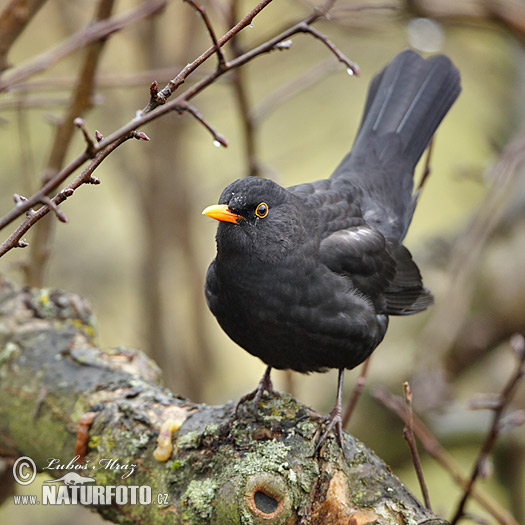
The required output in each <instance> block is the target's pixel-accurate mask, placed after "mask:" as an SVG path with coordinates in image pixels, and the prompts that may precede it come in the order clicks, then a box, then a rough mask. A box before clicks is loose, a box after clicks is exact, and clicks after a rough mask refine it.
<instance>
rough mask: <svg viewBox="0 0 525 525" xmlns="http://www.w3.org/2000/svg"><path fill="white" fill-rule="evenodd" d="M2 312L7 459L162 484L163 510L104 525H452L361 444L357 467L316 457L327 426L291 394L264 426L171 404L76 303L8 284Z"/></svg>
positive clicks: (267, 401) (264, 408)
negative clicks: (102, 342) (103, 342)
mask: <svg viewBox="0 0 525 525" xmlns="http://www.w3.org/2000/svg"><path fill="white" fill-rule="evenodd" d="M0 312H1V315H0V348H2V351H1V352H0V378H1V382H0V395H1V399H2V402H1V404H0V449H1V450H2V451H3V453H4V454H5V455H7V456H8V457H12V458H13V459H14V458H15V457H17V456H19V455H23V456H28V457H30V458H31V459H32V460H33V461H34V462H35V464H36V467H37V468H38V470H39V471H43V472H46V473H48V474H50V475H51V476H52V477H53V478H62V477H63V476H64V475H66V473H68V472H69V471H71V470H72V471H73V472H76V473H77V474H80V475H85V474H87V473H89V476H90V477H91V478H93V479H94V480H95V484H96V485H98V486H99V487H100V486H103V487H111V486H113V487H115V486H124V489H125V488H126V487H127V486H129V485H133V486H139V487H151V494H152V499H153V503H152V504H145V505H123V504H120V505H119V504H117V503H116V502H115V501H113V502H112V504H110V505H107V504H106V505H101V506H99V507H98V508H97V509H96V510H97V512H99V513H100V514H101V515H103V516H104V517H106V518H107V519H110V520H113V521H118V522H123V521H126V523H152V524H153V523H180V524H182V523H188V522H190V523H193V524H203V525H204V524H208V525H209V524H224V523H228V524H229V525H235V524H240V523H246V522H247V520H249V521H250V522H251V521H253V522H254V523H255V522H257V523H258V522H262V521H263V520H265V521H266V520H268V519H269V518H272V523H284V522H286V523H292V522H293V523H297V524H300V523H302V524H306V523H310V524H313V523H355V524H364V523H369V522H374V521H377V522H378V523H379V522H381V523H409V522H411V523H423V522H424V523H426V524H433V525H446V521H444V520H442V519H440V518H438V517H436V516H435V515H433V514H432V513H430V512H429V511H428V510H427V509H425V508H424V507H422V506H421V505H420V504H419V503H418V502H417V501H416V500H415V498H414V497H413V496H411V495H410V494H409V493H408V492H407V491H406V489H405V488H404V487H403V485H402V484H401V483H400V482H399V481H398V480H397V478H396V477H395V476H393V475H392V473H391V472H390V470H389V469H388V467H387V466H386V465H385V464H384V463H383V462H382V461H381V460H380V459H378V458H377V457H376V456H375V455H374V454H373V452H371V451H370V450H368V449H367V448H366V447H365V446H364V445H363V444H362V443H360V442H358V441H357V440H356V439H355V438H353V437H352V436H350V435H345V447H346V456H347V458H348V463H346V462H345V461H344V457H343V454H342V453H341V450H340V449H339V445H338V444H337V442H336V440H335V439H329V440H328V442H327V444H326V446H325V447H324V448H323V452H322V456H321V457H312V454H313V451H314V448H315V443H316V437H317V436H318V430H319V427H318V423H317V422H316V421H315V420H313V419H310V418H309V417H308V416H307V414H308V413H309V409H307V408H306V407H304V406H302V405H300V404H298V403H297V402H296V401H294V400H293V399H291V398H290V397H289V396H287V395H283V396H282V398H279V399H275V398H267V397H264V398H263V400H262V405H261V407H260V408H259V414H260V419H257V420H256V419H254V417H253V416H246V418H235V417H234V404H233V403H232V402H229V403H227V404H226V405H223V406H215V407H213V406H206V405H195V404H193V403H191V402H190V401H188V400H186V399H184V398H181V397H180V396H176V395H173V394H172V393H171V392H169V391H168V390H166V389H164V388H162V387H161V386H159V380H160V371H159V369H158V368H157V367H156V365H155V364H154V363H153V362H152V361H150V360H149V359H148V358H146V357H145V356H144V355H143V354H142V353H141V352H139V351H137V350H129V349H125V348H119V349H118V350H112V351H108V350H102V349H100V348H97V347H96V346H95V344H94V336H95V334H94V328H93V324H92V322H93V318H92V314H91V312H90V310H89V308H88V307H87V306H86V304H85V302H84V301H83V300H82V299H80V298H79V297H77V296H75V295H73V294H70V293H66V292H58V291H47V290H39V289H31V288H16V287H15V286H14V285H13V284H11V283H10V282H8V281H7V280H5V279H3V278H2V277H0ZM54 460H56V462H57V463H59V464H61V465H67V464H68V463H69V464H70V467H69V468H63V469H60V470H55V469H52V468H50V466H51V465H52V463H53V461H54ZM108 461H113V462H114V463H113V464H116V463H118V464H119V465H121V466H126V467H127V468H126V469H116V468H108V467H107V466H106V467H105V468H104V465H107V464H108ZM74 467H76V470H75V468H74ZM80 467H85V468H86V469H87V470H78V469H79V468H80ZM56 487H57V489H58V487H60V485H56ZM157 495H161V496H160V499H158V500H157ZM156 501H158V502H159V503H161V504H154V503H155V502H156ZM268 505H269V506H268Z"/></svg>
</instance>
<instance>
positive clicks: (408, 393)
mask: <svg viewBox="0 0 525 525" xmlns="http://www.w3.org/2000/svg"><path fill="white" fill-rule="evenodd" d="M403 390H404V392H405V403H406V409H407V413H408V421H407V422H406V423H405V427H404V429H403V436H404V437H405V439H406V441H407V443H408V448H409V449H410V455H411V456H412V463H414V468H415V470H416V475H417V479H418V481H419V486H420V487H421V493H422V494H423V501H424V502H425V507H426V508H427V509H429V510H432V506H431V505H430V498H429V495H428V488H427V484H426V483H425V477H424V476H423V469H422V468H421V461H420V459H419V453H418V450H417V444H416V440H415V438H414V430H413V425H414V413H413V411H412V390H411V388H410V385H409V383H408V381H405V382H404V383H403Z"/></svg>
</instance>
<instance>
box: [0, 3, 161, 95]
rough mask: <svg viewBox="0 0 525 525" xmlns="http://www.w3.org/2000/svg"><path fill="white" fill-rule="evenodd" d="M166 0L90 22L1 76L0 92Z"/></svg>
mask: <svg viewBox="0 0 525 525" xmlns="http://www.w3.org/2000/svg"><path fill="white" fill-rule="evenodd" d="M167 1H168V0H151V1H150V2H142V3H141V4H140V5H139V6H138V7H136V8H134V9H130V10H129V11H127V12H126V13H123V14H121V15H115V16H113V17H111V18H109V19H108V20H103V21H100V22H95V23H92V24H89V25H88V26H86V27H85V28H83V29H81V30H80V31H79V32H78V33H75V34H74V35H72V36H71V37H69V38H68V39H66V40H64V41H63V42H61V43H60V44H58V45H56V46H55V47H53V48H51V49H50V50H48V51H45V52H44V53H41V54H40V55H38V56H36V57H35V58H33V59H31V60H30V61H29V62H28V63H27V64H25V65H21V66H18V67H16V68H14V69H13V70H12V71H11V72H10V73H9V74H8V75H5V76H3V77H2V78H0V92H1V91H5V90H6V89H8V88H9V87H10V86H11V85H13V84H17V83H19V82H21V81H22V80H24V79H26V78H28V77H29V76H31V75H34V74H35V73H38V72H40V71H44V70H45V69H47V68H49V67H50V66H52V65H53V64H55V63H56V62H58V61H59V60H61V59H62V58H64V57H65V56H67V55H69V54H71V53H72V52H73V51H76V50H77V49H79V48H81V47H84V46H87V45H89V44H91V43H93V42H97V41H98V40H102V39H104V38H106V37H108V36H109V35H111V34H112V33H115V32H116V31H120V30H121V29H123V28H124V27H126V26H128V25H130V24H132V23H133V22H136V21H137V20H140V19H142V18H145V17H147V16H151V15H152V14H154V13H156V12H158V11H159V10H161V9H163V8H164V7H165V5H166V4H167Z"/></svg>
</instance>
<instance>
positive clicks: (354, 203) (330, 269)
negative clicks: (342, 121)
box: [203, 50, 461, 432]
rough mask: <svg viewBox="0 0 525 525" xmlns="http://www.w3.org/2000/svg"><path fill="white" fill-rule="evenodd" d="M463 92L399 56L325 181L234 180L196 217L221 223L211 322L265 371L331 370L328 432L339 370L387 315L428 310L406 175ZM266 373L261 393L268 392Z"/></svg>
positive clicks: (440, 70)
mask: <svg viewBox="0 0 525 525" xmlns="http://www.w3.org/2000/svg"><path fill="white" fill-rule="evenodd" d="M460 90H461V87H460V77H459V72H458V70H457V69H456V68H455V66H454V65H453V64H452V62H451V61H450V60H449V59H448V58H447V57H446V56H443V55H436V56H433V57H431V58H428V59H424V58H422V57H421V56H420V55H418V54H417V53H415V52H413V51H408V50H407V51H404V52H402V53H400V54H399V55H397V56H396V57H395V58H394V59H393V60H392V61H391V62H390V63H389V64H388V65H387V66H386V67H385V68H384V69H383V71H381V72H380V73H379V74H378V75H377V76H376V77H375V78H374V79H373V81H372V82H371V85H370V88H369V93H368V98H367V102H366V106H365V110H364V114H363V118H362V121H361V125H360V127H359V131H358V134H357V137H356V139H355V142H354V145H353V148H352V151H351V152H350V153H348V155H346V157H345V158H344V159H343V160H342V162H341V164H340V165H339V166H338V167H337V169H336V170H335V172H334V173H333V174H332V176H331V177H330V178H329V179H325V180H318V181H315V182H310V183H305V184H300V185H298V186H291V187H288V188H282V187H281V186H279V185H278V184H276V183H274V182H272V181H270V180H266V179H260V178H245V179H239V180H237V181H235V182H233V183H232V184H230V185H229V186H228V187H227V188H226V189H225V190H224V191H223V192H222V195H221V197H220V199H219V205H216V206H210V207H209V208H207V209H206V210H204V212H203V213H204V214H206V215H208V216H210V217H213V218H215V219H217V220H219V221H221V222H220V224H219V227H218V231H217V256H216V258H215V260H214V261H213V262H212V263H211V265H210V267H209V269H208V274H207V277H206V286H205V290H206V298H207V301H208V305H209V307H210V309H211V311H212V312H213V314H214V315H215V316H216V318H217V320H218V322H219V324H220V325H221V327H222V328H223V329H224V331H225V332H226V333H227V334H228V335H229V336H230V337H231V338H232V339H233V340H234V341H235V342H236V343H237V344H239V345H240V346H241V347H242V348H244V349H245V350H247V351H248V352H250V353H251V354H253V355H255V356H257V357H259V358H260V359H262V360H263V361H264V362H265V363H266V364H267V365H268V366H269V367H272V368H280V369H292V370H296V371H298V372H312V371H324V370H326V369H329V368H338V369H339V370H340V381H339V390H338V404H339V406H337V405H336V407H335V408H334V411H332V414H331V418H330V420H329V422H330V424H329V425H328V427H329V428H328V429H330V428H331V427H332V426H333V425H334V424H337V425H338V432H340V430H341V429H340V419H341V418H340V415H341V408H340V393H341V392H340V390H341V386H342V376H343V374H342V371H343V370H344V369H346V368H354V367H355V366H357V365H358V364H360V363H361V362H363V361H364V360H365V359H366V358H367V357H368V356H369V355H370V354H371V353H372V351H373V350H374V349H375V348H376V347H377V345H378V344H379V343H380V342H381V340H382V339H383V337H384V335H385V332H386V329H387V326H388V316H389V315H406V314H413V313H417V312H420V311H422V310H424V309H425V308H427V307H428V306H429V305H430V304H432V294H431V293H430V291H429V290H428V289H427V288H425V287H424V286H423V284H422V280H421V275H420V272H419V270H418V268H417V266H416V264H415V263H414V261H413V260H412V257H411V255H410V253H409V251H408V250H407V249H406V248H405V247H404V246H403V245H402V241H403V238H404V236H405V234H406V231H407V229H408V226H409V224H410V221H411V219H412V215H413V213H414V209H415V205H416V202H417V193H416V194H414V193H413V173H414V168H415V165H416V163H417V162H418V160H419V158H420V157H421V155H422V153H423V151H424V149H425V148H426V147H427V145H428V143H429V142H430V140H431V138H432V136H433V134H434V132H435V130H436V128H437V127H438V125H439V124H440V122H441V120H442V119H443V117H444V116H445V114H446V113H447V112H448V110H449V109H450V107H451V106H452V104H453V103H454V101H455V100H456V98H457V97H458V95H459V93H460ZM269 370H270V368H268V370H267V374H265V378H263V379H264V381H263V382H262V383H261V385H260V389H262V388H270V387H271V386H270V383H269ZM259 395H260V390H259Z"/></svg>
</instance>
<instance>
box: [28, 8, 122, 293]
mask: <svg viewBox="0 0 525 525" xmlns="http://www.w3.org/2000/svg"><path fill="white" fill-rule="evenodd" d="M114 4H115V0H98V2H97V6H96V9H95V13H94V16H93V23H94V24H96V23H99V22H101V21H104V20H107V19H108V18H109V17H110V16H111V13H112V11H113V7H114ZM106 42H107V40H106V39H103V40H99V41H97V42H94V43H92V44H90V45H89V46H88V47H87V48H86V50H85V52H84V53H83V60H82V63H81V65H80V68H79V71H78V78H77V82H76V84H75V88H74V90H73V92H72V94H71V99H70V102H69V104H68V107H67V108H66V111H65V113H64V115H63V117H62V118H61V119H60V123H59V124H58V125H57V126H56V128H55V135H54V140H53V143H52V145H51V149H50V152H49V158H48V161H47V165H46V169H45V170H44V173H43V175H42V182H43V183H46V182H47V181H48V180H49V179H51V178H53V177H54V176H55V175H56V173H57V172H58V171H59V170H60V169H61V168H62V167H63V165H64V162H65V159H66V155H67V152H68V150H69V146H70V144H71V140H72V138H73V135H74V133H75V126H76V127H78V128H80V129H81V131H82V133H83V134H84V138H85V140H86V143H87V148H86V153H87V155H88V157H89V158H93V157H94V156H95V154H96V152H95V150H94V141H93V139H92V138H91V137H90V136H89V134H88V132H87V129H86V124H85V122H84V120H83V119H81V118H79V117H80V116H81V115H84V114H85V113H86V111H87V110H88V109H89V108H91V106H92V99H93V96H92V95H93V91H94V83H95V74H96V71H97V67H98V64H99V61H100V57H101V55H102V51H103V49H104V47H105V45H106ZM41 202H45V203H46V202H47V203H52V201H50V200H49V195H47V194H44V195H43V199H42V201H41ZM54 211H55V214H56V215H57V217H58V218H59V219H60V217H61V215H60V214H61V212H60V213H59V211H58V208H55V210H54ZM64 217H65V216H64ZM54 228H55V223H54V222H53V221H51V220H45V221H42V222H40V223H39V224H38V226H37V227H36V231H35V232H34V234H33V242H32V243H31V249H30V254H29V257H28V260H27V263H26V264H25V265H24V266H23V268H24V271H25V277H26V281H27V284H30V285H33V286H43V284H44V276H45V271H46V267H47V263H48V261H49V258H50V256H51V253H52V239H53V232H54Z"/></svg>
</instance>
